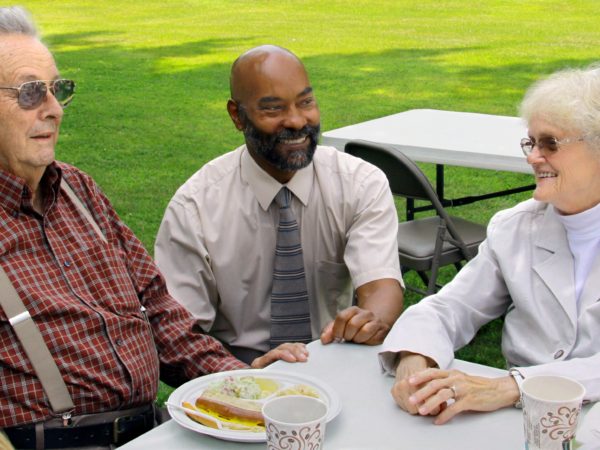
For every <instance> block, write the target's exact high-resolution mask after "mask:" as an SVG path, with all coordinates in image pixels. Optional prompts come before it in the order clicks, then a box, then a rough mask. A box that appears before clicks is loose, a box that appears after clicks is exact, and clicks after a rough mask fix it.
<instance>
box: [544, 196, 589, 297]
mask: <svg viewBox="0 0 600 450" xmlns="http://www.w3.org/2000/svg"><path fill="white" fill-rule="evenodd" d="M554 212H555V213H556V215H557V216H558V219H559V220H560V221H561V223H562V224H563V226H564V227H565V229H566V230H567V240H568V242H569V248H570V249H571V253H572V254H573V259H574V265H575V298H576V299H577V305H578V306H579V297H580V295H581V291H582V290H583V287H584V286H585V282H586V280H587V277H588V275H589V273H590V269H591V268H592V264H594V261H595V260H596V258H597V257H598V254H599V253H600V203H599V204H597V205H596V206H594V207H593V208H590V209H587V210H585V211H583V212H580V213H578V214H571V215H568V216H563V215H561V214H559V213H558V211H556V209H555V210H554Z"/></svg>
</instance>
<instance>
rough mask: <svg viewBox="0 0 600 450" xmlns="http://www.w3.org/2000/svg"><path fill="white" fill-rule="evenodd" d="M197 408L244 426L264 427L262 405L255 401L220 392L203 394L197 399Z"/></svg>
mask: <svg viewBox="0 0 600 450" xmlns="http://www.w3.org/2000/svg"><path fill="white" fill-rule="evenodd" d="M196 408H197V409H199V410H200V411H202V412H205V413H206V414H209V415H211V416H214V417H216V418H218V419H221V420H225V421H229V422H231V421H233V422H237V423H241V424H243V425H249V426H251V425H264V424H265V420H264V418H263V415H262V413H261V412H260V411H261V409H262V403H261V402H258V401H255V400H246V399H243V398H238V397H232V396H229V395H225V394H221V393H219V392H203V393H202V395H201V396H200V397H198V398H197V399H196Z"/></svg>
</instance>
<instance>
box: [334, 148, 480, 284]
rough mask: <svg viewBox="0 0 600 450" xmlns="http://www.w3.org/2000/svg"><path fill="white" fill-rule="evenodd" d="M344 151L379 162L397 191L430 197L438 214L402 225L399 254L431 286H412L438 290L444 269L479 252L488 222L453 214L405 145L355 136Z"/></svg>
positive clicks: (417, 197)
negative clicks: (407, 152) (446, 208)
mask: <svg viewBox="0 0 600 450" xmlns="http://www.w3.org/2000/svg"><path fill="white" fill-rule="evenodd" d="M345 151H346V153H349V154H351V155H354V156H357V157H359V158H362V159H364V160H365V161H368V162H370V163H372V164H374V165H375V166H377V167H379V168H380V169H381V170H382V171H383V172H384V173H385V175H386V176H387V178H388V181H389V183H390V189H391V191H392V194H394V195H397V196H400V197H404V198H407V199H415V200H425V201H428V202H430V203H431V205H432V206H433V209H434V210H435V212H436V214H437V215H436V216H434V217H424V218H419V219H414V220H410V221H406V222H400V223H399V224H398V254H399V256H400V265H401V267H402V272H403V273H406V272H408V271H409V270H414V271H416V272H417V273H418V274H419V277H420V278H421V280H422V281H423V283H424V284H425V286H426V289H425V290H423V289H420V288H418V287H416V286H408V285H407V288H408V289H411V290H413V291H415V292H418V293H419V294H422V295H431V294H433V293H435V292H436V291H437V289H438V288H440V287H441V286H440V285H439V284H438V282H437V277H438V270H439V268H440V267H443V266H447V265H450V264H452V265H454V266H455V267H456V270H457V271H458V270H460V268H461V267H462V261H468V260H469V259H471V258H472V257H473V256H475V255H476V254H477V249H478V247H479V244H480V243H481V242H482V241H483V240H484V239H485V236H486V227H485V226H483V225H480V224H478V223H475V222H471V221H469V220H465V219H462V218H460V217H454V216H450V215H449V214H448V213H447V212H446V210H445V209H444V207H443V206H442V203H441V202H440V200H439V198H438V196H437V194H436V192H435V190H434V189H433V187H432V186H431V183H430V182H429V180H428V178H427V177H426V176H425V174H424V173H423V172H422V171H421V169H420V168H419V166H417V165H416V164H415V163H414V162H413V161H412V160H411V159H410V158H408V157H407V156H406V155H405V154H404V153H402V152H401V151H400V150H397V149H395V148H393V147H391V146H388V145H382V144H374V143H372V142H367V141H350V142H348V143H347V144H346V147H345ZM427 272H429V274H428V273H427Z"/></svg>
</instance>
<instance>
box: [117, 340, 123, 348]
mask: <svg viewBox="0 0 600 450" xmlns="http://www.w3.org/2000/svg"><path fill="white" fill-rule="evenodd" d="M116 342H117V345H118V346H119V347H120V346H121V345H123V339H117V341H116Z"/></svg>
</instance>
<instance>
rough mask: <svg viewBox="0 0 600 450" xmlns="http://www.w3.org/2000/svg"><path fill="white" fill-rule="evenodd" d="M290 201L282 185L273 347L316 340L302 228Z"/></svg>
mask: <svg viewBox="0 0 600 450" xmlns="http://www.w3.org/2000/svg"><path fill="white" fill-rule="evenodd" d="M290 201H291V193H290V191H289V190H288V188H286V187H283V188H281V190H280V191H279V193H278V194H277V196H276V197H275V202H276V203H277V205H278V206H279V227H278V229H277V244H276V247H275V264H274V267H273V288H272V290H271V341H270V345H271V348H274V347H277V346H278V345H279V344H283V343H284V342H305V343H308V342H310V341H312V333H311V329H310V309H309V306H308V292H307V290H306V278H305V276H304V261H303V259H302V245H301V244H300V230H299V228H298V222H296V218H295V217H294V213H293V212H292V208H291V207H290Z"/></svg>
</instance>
